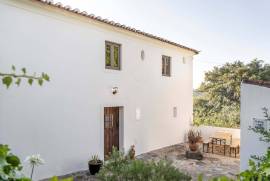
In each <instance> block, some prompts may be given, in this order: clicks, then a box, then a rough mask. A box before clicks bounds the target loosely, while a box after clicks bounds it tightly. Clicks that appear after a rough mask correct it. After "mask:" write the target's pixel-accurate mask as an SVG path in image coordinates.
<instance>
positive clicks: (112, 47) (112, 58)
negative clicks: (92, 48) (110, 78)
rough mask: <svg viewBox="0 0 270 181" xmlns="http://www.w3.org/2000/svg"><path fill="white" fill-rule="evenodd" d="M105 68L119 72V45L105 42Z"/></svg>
mask: <svg viewBox="0 0 270 181" xmlns="http://www.w3.org/2000/svg"><path fill="white" fill-rule="evenodd" d="M105 47H106V50H105V68H106V69H114V70H120V64H121V62H120V61H121V59H120V52H121V45H120V44H117V43H113V42H108V41H106V42H105Z"/></svg>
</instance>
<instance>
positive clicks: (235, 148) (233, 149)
mask: <svg viewBox="0 0 270 181" xmlns="http://www.w3.org/2000/svg"><path fill="white" fill-rule="evenodd" d="M239 152H240V139H232V143H231V145H230V156H231V155H232V153H234V157H235V158H236V155H237V154H239Z"/></svg>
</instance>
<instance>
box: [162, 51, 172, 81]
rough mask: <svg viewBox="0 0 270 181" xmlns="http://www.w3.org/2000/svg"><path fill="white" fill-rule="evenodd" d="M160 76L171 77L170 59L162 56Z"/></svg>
mask: <svg viewBox="0 0 270 181" xmlns="http://www.w3.org/2000/svg"><path fill="white" fill-rule="evenodd" d="M162 75H163V76H168V77H170V76H171V57H169V56H165V55H162Z"/></svg>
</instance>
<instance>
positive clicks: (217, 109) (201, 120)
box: [194, 59, 270, 127]
mask: <svg viewBox="0 0 270 181" xmlns="http://www.w3.org/2000/svg"><path fill="white" fill-rule="evenodd" d="M244 79H245V80H265V81H269V80H270V65H269V64H264V62H263V61H262V60H258V59H254V60H253V61H251V62H250V63H248V64H244V63H243V62H241V61H235V62H233V63H226V64H224V65H223V66H221V67H214V69H213V70H211V71H208V72H206V74H205V80H204V82H203V83H202V84H201V85H200V87H199V88H198V89H197V90H196V92H198V95H197V96H195V97H194V124H197V125H200V124H206V125H215V126H224V127H239V125H240V84H241V81H242V80H244Z"/></svg>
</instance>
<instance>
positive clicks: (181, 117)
mask: <svg viewBox="0 0 270 181" xmlns="http://www.w3.org/2000/svg"><path fill="white" fill-rule="evenodd" d="M0 22H1V25H0V52H1V53H0V67H1V68H0V69H1V71H2V72H9V71H10V67H11V65H16V67H17V68H18V69H19V68H22V67H26V68H27V70H28V73H29V74H31V73H33V72H37V73H38V72H46V73H48V74H49V75H50V77H51V81H50V82H49V83H46V84H44V85H43V86H42V87H40V86H38V85H37V84H34V85H32V86H29V85H27V83H23V84H22V85H21V86H19V87H16V86H12V87H11V88H9V89H6V88H5V87H4V86H2V87H0V92H1V93H0V100H1V101H0V143H4V144H8V145H10V147H11V148H12V151H13V152H14V153H15V154H17V155H19V156H20V158H22V159H23V158H25V157H26V156H27V155H31V154H34V153H40V154H41V156H42V157H43V158H44V159H45V161H46V164H45V165H43V166H40V167H39V168H38V169H37V170H36V173H35V176H36V179H41V178H47V177H50V176H52V175H62V174H66V173H69V172H73V171H78V170H84V169H87V161H88V159H89V158H90V156H91V155H93V154H98V155H99V156H100V157H101V158H104V155H105V154H107V153H108V152H109V151H110V150H111V148H112V145H115V146H116V147H118V148H119V149H122V150H125V151H126V150H128V149H129V148H130V146H131V145H133V144H134V145H135V148H136V154H140V153H144V152H148V151H150V150H154V149H158V148H161V147H164V146H168V145H172V144H176V143H179V142H182V141H183V139H184V134H185V132H186V131H187V129H189V126H190V123H191V121H192V61H193V56H194V55H196V54H197V53H198V51H197V50H194V49H192V48H188V47H185V46H183V45H180V44H178V43H174V42H171V41H168V40H166V39H163V38H160V37H157V36H154V35H151V34H148V33H145V32H142V31H139V30H136V29H134V28H130V27H127V26H125V25H121V24H119V23H115V22H111V21H108V20H106V19H102V18H100V17H96V16H94V15H91V14H90V15H89V14H87V13H86V12H81V11H79V10H78V9H71V8H70V7H69V6H63V5H61V4H59V3H52V2H51V1H44V0H43V1H39V0H20V1H17V0H1V1H0ZM25 172H26V173H29V169H28V167H27V166H26V167H25Z"/></svg>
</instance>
